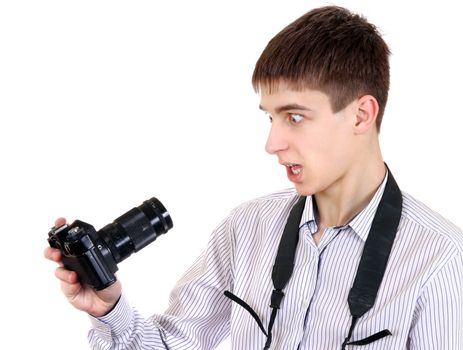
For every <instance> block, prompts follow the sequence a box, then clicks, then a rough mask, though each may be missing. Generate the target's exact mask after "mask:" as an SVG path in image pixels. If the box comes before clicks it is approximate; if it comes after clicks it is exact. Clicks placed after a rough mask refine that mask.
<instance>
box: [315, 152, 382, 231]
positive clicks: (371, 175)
mask: <svg viewBox="0 0 463 350" xmlns="http://www.w3.org/2000/svg"><path fill="white" fill-rule="evenodd" d="M385 174H386V166H385V165H384V162H383V160H382V158H381V157H379V158H378V159H376V160H375V161H374V162H359V164H357V165H356V166H353V167H352V168H351V169H349V171H348V172H347V173H346V174H344V176H343V177H342V178H340V179H339V180H338V181H337V182H336V183H335V184H333V186H330V188H329V189H326V190H324V191H322V192H319V193H317V194H315V195H314V197H315V201H316V205H317V211H318V212H317V214H318V220H317V221H318V226H319V227H332V226H343V225H346V224H347V223H348V222H349V221H350V220H351V219H352V218H353V217H354V216H355V215H357V214H358V213H359V212H360V211H362V210H363V209H364V208H365V207H366V206H367V205H368V203H369V202H370V200H371V199H372V198H373V196H374V194H375V193H376V191H377V189H378V187H379V186H380V185H381V183H382V181H383V180H384V176H385Z"/></svg>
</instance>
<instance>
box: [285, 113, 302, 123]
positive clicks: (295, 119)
mask: <svg viewBox="0 0 463 350" xmlns="http://www.w3.org/2000/svg"><path fill="white" fill-rule="evenodd" d="M288 118H289V121H290V122H291V123H293V124H297V123H299V122H301V121H302V119H304V117H303V116H302V115H300V114H298V113H290V114H289V116H288Z"/></svg>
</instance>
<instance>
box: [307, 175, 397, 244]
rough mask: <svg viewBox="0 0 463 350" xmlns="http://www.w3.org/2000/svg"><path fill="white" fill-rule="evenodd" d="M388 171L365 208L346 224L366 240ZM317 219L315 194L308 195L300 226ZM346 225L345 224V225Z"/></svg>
mask: <svg viewBox="0 0 463 350" xmlns="http://www.w3.org/2000/svg"><path fill="white" fill-rule="evenodd" d="M387 177H388V172H387V171H386V176H384V179H383V182H382V183H381V185H380V186H379V187H378V189H377V190H376V193H375V194H374V196H373V198H372V199H371V200H370V202H369V203H368V205H367V206H366V207H365V208H363V210H362V211H361V212H360V213H358V214H357V215H356V216H355V217H354V218H353V219H351V220H350V222H349V223H348V224H347V225H346V226H349V227H350V228H351V229H352V230H354V232H355V233H356V234H357V235H358V236H359V237H360V238H361V239H362V240H363V241H366V239H367V237H368V233H369V231H370V227H371V224H372V222H373V218H374V217H375V214H376V209H377V208H378V205H379V202H380V201H381V197H382V196H383V193H384V188H385V187H386V182H387ZM312 221H315V212H314V203H313V196H308V197H307V199H306V201H305V207H304V212H303V213H302V217H301V222H300V223H299V228H301V227H302V226H303V225H304V224H305V223H310V222H312ZM344 227H345V226H344Z"/></svg>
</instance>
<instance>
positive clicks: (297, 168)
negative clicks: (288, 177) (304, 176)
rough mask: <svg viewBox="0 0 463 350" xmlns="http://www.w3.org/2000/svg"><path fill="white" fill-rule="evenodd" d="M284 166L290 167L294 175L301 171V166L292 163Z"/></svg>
mask: <svg viewBox="0 0 463 350" xmlns="http://www.w3.org/2000/svg"><path fill="white" fill-rule="evenodd" d="M286 167H288V168H290V169H291V172H292V173H293V174H294V175H298V174H300V173H301V168H299V167H295V165H294V164H286Z"/></svg>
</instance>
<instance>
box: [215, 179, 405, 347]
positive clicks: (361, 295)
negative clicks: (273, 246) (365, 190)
mask: <svg viewBox="0 0 463 350" xmlns="http://www.w3.org/2000/svg"><path fill="white" fill-rule="evenodd" d="M305 200H306V197H301V198H299V200H298V201H297V202H296V204H295V205H294V206H293V208H292V209H291V212H290V214H289V217H288V220H287V222H286V226H285V229H284V231H283V235H282V237H281V240H280V244H279V247H278V252H277V256H276V259H275V264H274V266H273V271H272V281H273V286H274V290H273V292H272V296H271V302H270V307H271V309H272V313H271V316H270V321H269V325H268V328H267V331H265V328H264V326H263V324H262V322H261V320H260V318H259V316H258V315H257V314H256V312H255V311H254V310H253V309H252V308H251V307H250V306H249V305H248V304H247V303H246V302H244V301H243V300H242V299H240V298H238V297H237V296H236V295H234V294H232V293H231V292H229V291H226V292H225V293H224V294H225V295H226V296H227V297H229V298H230V299H231V300H233V301H235V302H237V303H238V304H239V305H241V306H242V307H244V308H245V309H246V310H247V311H248V312H249V313H250V314H251V316H252V317H253V318H254V319H255V320H256V322H257V324H258V325H259V327H260V329H261V330H262V332H263V333H264V334H265V335H266V337H267V341H266V343H265V347H264V350H266V349H270V344H271V342H272V328H273V324H274V322H275V318H276V315H277V312H278V310H279V309H280V305H281V301H282V299H283V297H284V293H283V289H284V288H285V286H286V284H287V283H288V281H289V279H290V278H291V275H292V273H293V269H294V257H295V254H296V247H297V244H298V240H299V224H300V221H301V217H302V213H303V211H304V207H305ZM401 212H402V194H401V192H400V189H399V187H398V185H397V183H396V181H395V180H394V177H393V176H392V174H391V172H390V171H389V173H388V179H387V182H386V187H385V189H384V193H383V196H382V198H381V201H380V203H379V205H378V208H377V210H376V214H375V216H374V218H373V222H372V225H371V228H370V232H369V234H368V238H367V240H366V242H365V246H364V248H363V252H362V256H361V258H360V263H359V266H358V269H357V274H356V276H355V280H354V284H353V286H352V288H351V290H350V292H349V296H348V299H347V300H348V304H349V310H350V313H351V315H352V323H351V326H350V328H349V331H348V335H347V337H346V338H345V340H344V342H343V343H342V345H341V350H344V349H345V347H346V345H366V344H370V343H372V342H374V341H376V340H378V339H381V338H383V337H385V336H388V335H391V332H390V331H389V330H388V329H385V330H382V331H380V332H378V333H375V334H373V335H371V336H369V337H367V338H365V339H362V340H357V341H352V342H349V340H350V338H351V336H352V332H353V330H354V327H355V325H356V323H357V321H358V319H359V318H360V317H362V316H363V315H364V314H365V313H366V312H367V311H368V310H370V309H371V308H372V306H373V305H374V303H375V299H376V295H377V294H378V290H379V286H380V284H381V281H382V279H383V276H384V272H385V270H386V265H387V261H388V258H389V255H390V252H391V249H392V245H393V242H394V239H395V236H396V233H397V228H398V226H399V222H400V216H401Z"/></svg>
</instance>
